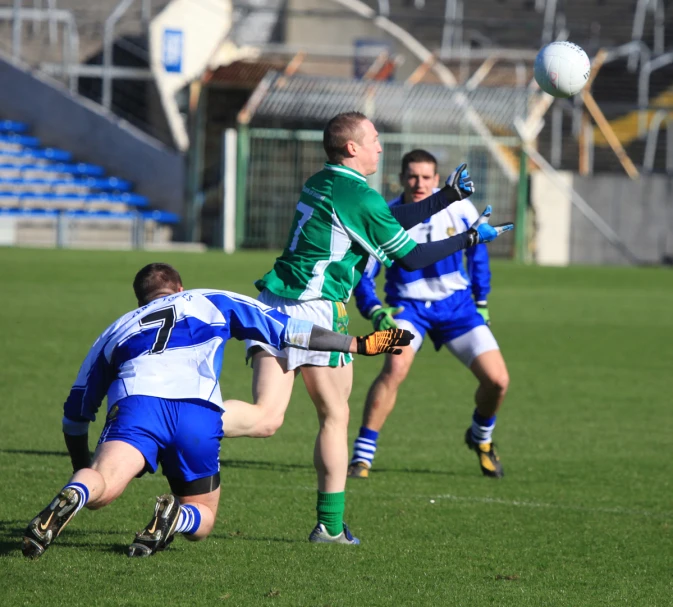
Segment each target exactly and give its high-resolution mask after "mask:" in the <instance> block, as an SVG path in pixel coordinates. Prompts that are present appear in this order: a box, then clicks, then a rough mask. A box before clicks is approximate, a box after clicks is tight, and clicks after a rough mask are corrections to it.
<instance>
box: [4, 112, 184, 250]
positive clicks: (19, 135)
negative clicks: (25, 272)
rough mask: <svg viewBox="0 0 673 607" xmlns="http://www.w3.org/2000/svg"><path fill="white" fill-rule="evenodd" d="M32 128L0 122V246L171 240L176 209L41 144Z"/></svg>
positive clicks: (131, 243)
mask: <svg viewBox="0 0 673 607" xmlns="http://www.w3.org/2000/svg"><path fill="white" fill-rule="evenodd" d="M29 133H30V127H29V125H27V124H25V123H23V122H17V121H12V120H0V244H5V245H7V244H35V245H59V246H66V245H67V246H94V245H95V246H104V247H114V246H121V247H127V246H128V247H131V246H142V245H143V244H145V243H151V244H160V243H167V242H169V241H170V240H171V232H172V230H171V226H173V225H175V224H177V223H178V222H179V217H178V216H177V215H176V214H174V213H169V212H166V211H158V210H152V209H150V206H149V201H148V199H147V198H146V197H145V196H141V195H139V194H135V193H134V192H133V191H132V190H133V186H132V184H131V183H130V182H129V181H126V180H124V179H120V178H118V177H113V176H106V175H105V170H104V168H103V167H101V166H98V165H95V164H88V163H82V162H75V159H73V157H72V154H71V153H70V152H68V151H66V150H60V149H55V148H49V147H42V146H41V142H40V140H39V139H38V138H37V137H32V136H31V135H30V134H29Z"/></svg>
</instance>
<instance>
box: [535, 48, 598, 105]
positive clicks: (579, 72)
mask: <svg viewBox="0 0 673 607" xmlns="http://www.w3.org/2000/svg"><path fill="white" fill-rule="evenodd" d="M534 71H535V80H537V83H538V84H539V85H540V88H541V89H542V90H543V91H544V92H545V93H549V94H550V95H552V96H553V97H571V96H572V95H576V94H577V93H579V92H580V91H581V90H582V88H583V87H584V85H585V84H586V83H587V80H588V79H589V74H590V73H591V62H590V61H589V57H587V54H586V53H585V52H584V51H583V50H582V48H580V47H579V46H577V45H576V44H573V43H572V42H552V43H551V44H548V45H547V46H545V47H544V48H542V49H541V50H540V52H539V53H538V54H537V57H536V58H535V68H534Z"/></svg>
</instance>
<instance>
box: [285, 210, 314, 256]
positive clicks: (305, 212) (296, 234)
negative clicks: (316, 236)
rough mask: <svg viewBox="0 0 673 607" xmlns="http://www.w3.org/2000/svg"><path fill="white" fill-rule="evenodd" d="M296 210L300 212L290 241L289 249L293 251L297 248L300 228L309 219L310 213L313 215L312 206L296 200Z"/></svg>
mask: <svg viewBox="0 0 673 607" xmlns="http://www.w3.org/2000/svg"><path fill="white" fill-rule="evenodd" d="M297 211H299V212H300V213H301V217H300V218H299V222H298V223H297V229H296V230H295V231H294V237H293V238H292V243H291V244H290V251H294V250H295V249H296V248H297V244H298V243H299V234H301V230H302V228H303V227H304V226H305V225H306V222H307V221H308V220H309V219H311V215H313V207H310V206H308V205H307V204H304V203H303V202H298V203H297Z"/></svg>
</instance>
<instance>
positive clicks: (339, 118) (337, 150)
mask: <svg viewBox="0 0 673 607" xmlns="http://www.w3.org/2000/svg"><path fill="white" fill-rule="evenodd" d="M365 120H368V118H367V116H365V115H364V114H363V113H362V112H344V113H343V114H337V115H336V116H334V118H332V119H331V120H330V121H329V122H328V123H327V126H326V127H325V130H324V131H323V137H322V145H323V147H324V148H325V153H326V154H327V159H328V160H329V161H330V162H331V163H332V164H339V163H341V162H343V160H344V158H346V144H347V143H348V142H349V141H356V142H358V143H360V141H359V134H360V124H361V123H362V122H363V121H365Z"/></svg>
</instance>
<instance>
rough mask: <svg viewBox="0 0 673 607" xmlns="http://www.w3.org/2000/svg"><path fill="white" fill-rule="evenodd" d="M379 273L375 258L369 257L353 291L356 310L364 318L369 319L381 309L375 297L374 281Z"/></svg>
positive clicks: (378, 264) (378, 263) (379, 301)
mask: <svg viewBox="0 0 673 607" xmlns="http://www.w3.org/2000/svg"><path fill="white" fill-rule="evenodd" d="M380 271H381V263H380V262H379V261H378V260H377V259H376V258H375V257H370V258H369V261H368V262H367V267H366V268H365V271H364V273H363V274H362V278H361V279H360V282H359V283H358V284H357V286H356V287H355V290H354V291H353V293H354V294H355V303H356V304H357V307H358V310H360V314H362V316H364V317H365V318H369V317H370V316H371V313H372V312H373V311H374V310H375V309H376V308H380V307H381V300H380V299H379V298H378V296H377V295H376V281H375V279H376V277H377V276H378V274H379V272H380Z"/></svg>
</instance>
